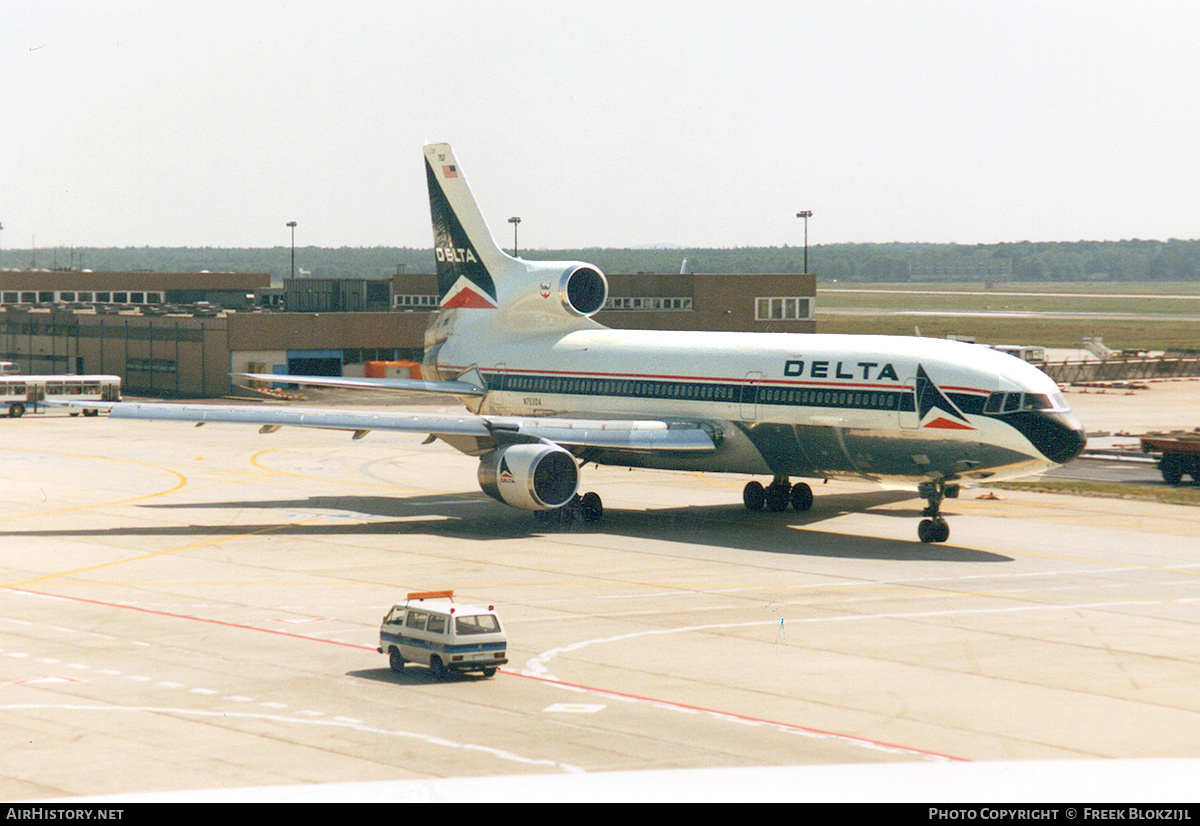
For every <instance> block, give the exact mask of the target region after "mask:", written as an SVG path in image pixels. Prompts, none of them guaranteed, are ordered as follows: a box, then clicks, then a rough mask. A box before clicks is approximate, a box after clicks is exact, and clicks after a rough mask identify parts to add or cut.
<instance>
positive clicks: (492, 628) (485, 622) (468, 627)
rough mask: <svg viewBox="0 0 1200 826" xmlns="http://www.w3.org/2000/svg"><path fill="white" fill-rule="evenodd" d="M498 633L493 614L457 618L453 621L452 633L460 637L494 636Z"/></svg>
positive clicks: (497, 623) (498, 626)
mask: <svg viewBox="0 0 1200 826" xmlns="http://www.w3.org/2000/svg"><path fill="white" fill-rule="evenodd" d="M499 631H500V623H499V622H498V621H497V620H496V617H495V615H494V614H478V615H476V616H473V617H457V618H456V619H455V620H454V633H455V634H457V635H458V636H460V637H463V636H468V635H470V634H496V633H499Z"/></svg>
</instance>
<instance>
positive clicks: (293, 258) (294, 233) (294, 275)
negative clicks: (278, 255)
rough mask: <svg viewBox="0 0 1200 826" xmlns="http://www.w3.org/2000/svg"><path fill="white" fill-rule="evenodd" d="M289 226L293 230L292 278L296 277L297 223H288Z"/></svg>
mask: <svg viewBox="0 0 1200 826" xmlns="http://www.w3.org/2000/svg"><path fill="white" fill-rule="evenodd" d="M287 225H288V226H289V227H291V230H292V278H295V277H296V222H295V221H288V222H287Z"/></svg>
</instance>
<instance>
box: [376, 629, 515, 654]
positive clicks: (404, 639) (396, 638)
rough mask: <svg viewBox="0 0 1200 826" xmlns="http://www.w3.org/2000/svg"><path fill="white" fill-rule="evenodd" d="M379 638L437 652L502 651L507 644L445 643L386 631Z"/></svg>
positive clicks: (473, 652) (476, 652)
mask: <svg viewBox="0 0 1200 826" xmlns="http://www.w3.org/2000/svg"><path fill="white" fill-rule="evenodd" d="M379 638H380V640H382V641H383V642H385V643H396V644H397V645H407V646H409V647H411V648H423V649H426V650H428V651H436V652H438V653H439V654H479V653H483V652H486V651H504V650H505V649H506V648H507V647H508V644H507V643H504V642H476V643H467V644H463V645H446V644H445V643H441V642H433V641H432V640H422V639H418V638H417V637H409V636H404V635H402V634H392V633H390V632H387V631H385V632H383V633H381V634H380V635H379Z"/></svg>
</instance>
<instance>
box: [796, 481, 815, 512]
mask: <svg viewBox="0 0 1200 826" xmlns="http://www.w3.org/2000/svg"><path fill="white" fill-rule="evenodd" d="M791 500H792V507H793V508H794V509H796V510H798V511H801V512H803V511H806V510H809V509H810V508H811V507H812V506H813V492H812V488H811V487H809V485H808V483H807V482H797V483H796V484H794V485H792V495H791Z"/></svg>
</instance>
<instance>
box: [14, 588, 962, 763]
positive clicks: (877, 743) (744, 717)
mask: <svg viewBox="0 0 1200 826" xmlns="http://www.w3.org/2000/svg"><path fill="white" fill-rule="evenodd" d="M11 590H13V591H17V592H19V593H23V594H32V595H34V596H39V597H48V598H50V599H65V600H70V601H72V602H82V603H86V604H88V605H99V606H102V607H105V608H118V609H121V610H125V611H137V612H139V613H143V614H151V615H153V616H158V617H168V618H170V619H182V620H191V621H193V622H205V623H208V624H210V625H220V626H223V627H225V628H236V629H238V630H240V631H257V632H259V633H263V634H274V635H276V636H279V637H290V638H291V639H295V640H304V641H306V642H320V643H325V644H327V645H338V646H341V647H343V648H354V649H357V650H359V651H372V652H374V651H376V650H377V649H375V648H373V647H371V646H367V645H358V644H357V643H351V642H340V641H338V640H327V639H322V638H321V637H309V636H305V635H304V634H293V633H290V632H288V631H277V630H275V629H272V628H262V627H260V626H257V625H245V624H242V623H237V622H227V621H225V620H216V619H206V618H204V617H194V616H189V615H188V614H176V613H172V612H171V611H157V610H154V609H151V608H139V607H138V606H136V605H124V604H121V603H119V602H105V601H103V600H98V599H87V598H85V597H72V596H67V595H64V594H49V593H45V592H43V591H31V590H28V589H26V588H13V589H11ZM500 671H501V673H502V674H506V675H508V676H510V677H519V678H521V679H524V680H534V681H535V682H540V683H545V684H547V685H557V686H563V687H565V688H572V689H577V690H579V691H587V692H591V693H593V694H601V695H608V696H610V697H621V698H623V699H627V700H637V701H639V702H644V703H657V704H658V705H663V706H668V707H670V708H678V709H683V710H685V711H696V712H701V713H704V714H712V715H715V716H720V717H730V718H732V719H735V720H741V721H743V722H747V723H756V724H760V725H767V726H775V727H777V728H781V729H791V730H793V731H799V732H804V733H805V734H811V735H814V736H818V737H828V738H831V739H834V740H842V741H846V742H850V743H859V744H862V745H864V746H870V747H872V748H882V749H890V750H893V751H901V752H907V753H909V754H920V755H924V756H926V757H936V758H939V759H942V760H953V761H956V762H961V763H970V762H971V760H970V759H969V758H966V757H956V756H954V755H952V754H942V753H940V752H936V751H930V750H929V749H921V748H916V747H914V746H901V745H898V744H896V743H888V742H886V741H883V740H872V739H871V738H869V737H859V736H857V735H853V734H841V733H839V732H836V731H828V730H825V729H818V728H812V727H811V726H801V725H797V724H796V723H781V722H779V721H778V720H770V719H767V718H764V717H752V716H750V715H748V714H738V713H736V712H732V711H720V710H718V709H713V708H706V707H704V706H696V705H691V704H688V703H677V702H675V701H673V700H660V699H658V698H655V697H645V696H643V695H640V694H630V693H627V692H623V691H614V690H612V689H609V688H596V687H595V686H588V685H582V684H579V683H568V682H564V681H563V680H554V679H550V678H548V677H537V676H534V675H532V674H521V673H520V672H516V671H509V670H508V669H506V668H504V669H500Z"/></svg>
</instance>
